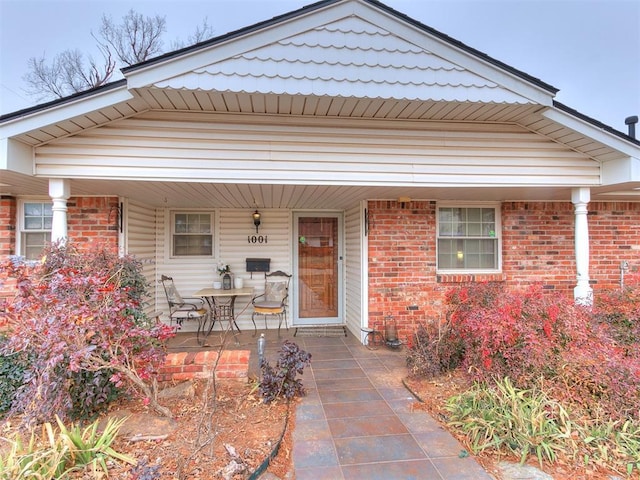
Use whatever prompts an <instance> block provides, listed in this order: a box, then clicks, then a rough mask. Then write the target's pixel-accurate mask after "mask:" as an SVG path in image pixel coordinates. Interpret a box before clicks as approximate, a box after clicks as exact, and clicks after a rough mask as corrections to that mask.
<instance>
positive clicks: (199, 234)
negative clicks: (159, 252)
mask: <svg viewBox="0 0 640 480" xmlns="http://www.w3.org/2000/svg"><path fill="white" fill-rule="evenodd" d="M211 225H212V215H211V214H210V213H187V212H185V213H182V212H181V213H173V214H172V215H171V230H172V232H171V236H172V249H171V251H172V255H173V256H174V257H191V256H194V257H195V256H198V257H203V256H206V257H211V256H213V233H212V232H213V229H212V228H211Z"/></svg>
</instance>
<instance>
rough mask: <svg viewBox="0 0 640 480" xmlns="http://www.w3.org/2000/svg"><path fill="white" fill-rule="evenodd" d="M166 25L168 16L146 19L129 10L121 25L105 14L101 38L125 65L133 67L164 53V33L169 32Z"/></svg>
mask: <svg viewBox="0 0 640 480" xmlns="http://www.w3.org/2000/svg"><path fill="white" fill-rule="evenodd" d="M166 25H167V20H166V18H165V17H161V16H160V15H156V16H155V17H143V16H142V14H141V13H136V12H135V11H133V10H129V13H127V14H126V15H125V16H124V17H122V23H120V24H119V25H116V24H114V23H113V19H112V18H111V17H107V16H106V15H103V16H102V25H101V26H100V36H101V37H102V38H103V39H104V40H105V41H106V42H107V44H108V45H110V46H111V47H112V48H113V50H114V51H115V53H116V55H117V57H118V59H119V60H120V61H121V62H122V63H123V64H125V65H134V64H136V63H140V62H143V61H145V60H147V59H149V58H150V57H152V56H154V55H157V54H160V53H162V34H163V33H164V32H165V31H166V30H167V26H166Z"/></svg>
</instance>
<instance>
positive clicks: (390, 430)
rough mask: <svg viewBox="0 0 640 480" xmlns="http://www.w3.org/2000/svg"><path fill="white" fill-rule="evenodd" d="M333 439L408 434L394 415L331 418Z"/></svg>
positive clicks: (330, 426) (330, 424)
mask: <svg viewBox="0 0 640 480" xmlns="http://www.w3.org/2000/svg"><path fill="white" fill-rule="evenodd" d="M328 423H329V429H330V430H331V434H332V435H333V438H347V437H363V436H367V435H374V436H375V435H394V434H395V435H399V434H405V433H409V430H407V427H405V426H404V425H403V424H402V423H401V422H399V421H398V417H396V416H395V415H385V416H377V417H355V418H332V419H331V420H329V421H328ZM296 428H297V426H296Z"/></svg>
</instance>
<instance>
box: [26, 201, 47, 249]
mask: <svg viewBox="0 0 640 480" xmlns="http://www.w3.org/2000/svg"><path fill="white" fill-rule="evenodd" d="M51 207H52V203H51V202H47V201H24V202H22V203H21V208H20V217H21V218H20V222H19V225H20V255H22V256H24V257H25V258H27V259H29V260H35V259H37V258H38V257H39V256H40V255H41V254H42V249H43V248H44V247H45V246H47V245H48V244H49V242H51V223H52V219H53V212H52V210H51Z"/></svg>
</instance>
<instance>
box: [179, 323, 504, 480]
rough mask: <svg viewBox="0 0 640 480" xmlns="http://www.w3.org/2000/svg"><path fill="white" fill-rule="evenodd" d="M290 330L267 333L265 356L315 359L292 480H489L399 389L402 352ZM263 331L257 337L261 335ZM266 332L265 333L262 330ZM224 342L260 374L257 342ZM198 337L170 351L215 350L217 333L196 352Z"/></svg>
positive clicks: (246, 338)
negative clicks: (297, 352)
mask: <svg viewBox="0 0 640 480" xmlns="http://www.w3.org/2000/svg"><path fill="white" fill-rule="evenodd" d="M294 331H295V330H294V329H290V330H289V331H283V333H282V336H281V337H280V338H278V336H277V332H276V331H274V330H269V331H267V332H266V337H267V350H266V355H265V356H266V358H267V360H269V361H270V362H271V363H272V364H274V363H275V361H276V360H277V356H278V349H279V347H280V345H281V344H282V341H284V339H287V338H288V339H291V340H293V341H295V342H296V343H297V344H298V345H299V346H300V347H301V348H303V349H304V350H306V351H308V352H310V353H311V355H312V362H311V367H310V368H306V369H305V371H304V375H303V377H302V381H303V384H304V386H305V388H306V389H307V396H306V397H304V398H303V399H302V401H301V402H300V403H299V404H298V407H297V411H296V423H295V429H294V432H293V462H294V469H295V478H296V480H307V479H312V480H323V479H330V480H350V479H358V480H360V479H367V480H377V479H380V480H383V479H384V480H391V479H394V480H395V479H398V480H399V479H427V480H430V479H433V480H472V479H473V480H483V479H487V480H491V479H493V477H492V476H491V475H489V474H488V473H487V472H486V471H485V470H484V469H483V468H482V467H481V466H480V464H478V462H476V460H475V459H474V458H473V457H465V456H463V457H462V458H461V457H460V453H461V451H462V450H463V447H462V445H460V444H459V443H458V442H457V441H456V440H455V439H454V438H453V437H452V436H451V435H450V434H449V433H448V432H447V431H446V430H444V429H443V428H442V427H441V426H440V425H439V424H438V422H436V421H435V420H434V419H433V418H432V417H431V416H430V415H429V414H427V413H426V412H423V411H413V409H412V408H411V407H412V404H413V403H414V402H415V401H416V400H415V398H414V397H413V396H412V395H411V394H410V393H409V391H407V389H406V388H405V387H404V386H403V385H402V378H404V377H405V376H406V373H407V372H406V366H405V353H404V351H394V350H389V349H386V348H380V349H378V350H375V351H371V350H368V349H367V348H366V347H364V346H363V345H361V344H360V342H359V341H358V339H356V338H355V337H354V336H352V335H351V334H349V335H348V336H347V337H345V336H331V337H319V336H313V335H310V334H309V333H306V332H304V331H300V332H299V333H298V335H297V336H296V337H295V338H294V337H293V333H294ZM259 332H260V331H259ZM263 332H264V331H263ZM252 334H253V331H249V332H243V333H242V334H239V335H236V337H235V338H233V337H230V336H227V337H226V338H227V341H226V342H225V344H226V347H225V348H231V349H234V348H240V349H247V350H251V352H252V355H251V362H250V375H255V374H257V372H258V370H257V358H256V357H257V355H256V354H255V353H256V349H257V336H256V337H253V336H252ZM194 340H195V334H193V335H190V334H179V335H178V336H177V337H176V338H174V339H173V340H172V341H171V344H170V350H174V351H178V350H189V349H193V348H198V349H202V348H211V349H214V348H219V346H220V344H221V343H222V341H223V340H224V338H223V336H222V335H221V334H220V332H213V333H212V334H211V335H210V336H209V337H208V338H207V344H208V346H205V347H197V345H196V343H195V341H194Z"/></svg>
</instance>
